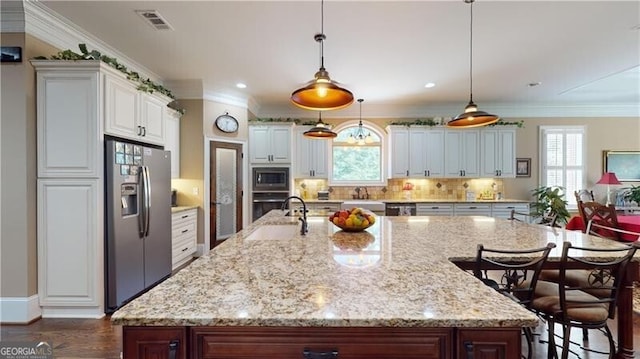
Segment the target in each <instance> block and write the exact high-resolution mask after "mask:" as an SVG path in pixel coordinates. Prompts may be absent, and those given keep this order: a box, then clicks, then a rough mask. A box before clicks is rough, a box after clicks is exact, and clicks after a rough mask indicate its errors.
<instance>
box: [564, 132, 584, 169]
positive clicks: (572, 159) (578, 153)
mask: <svg viewBox="0 0 640 359" xmlns="http://www.w3.org/2000/svg"><path fill="white" fill-rule="evenodd" d="M567 165H569V166H582V134H577V133H570V134H567Z"/></svg>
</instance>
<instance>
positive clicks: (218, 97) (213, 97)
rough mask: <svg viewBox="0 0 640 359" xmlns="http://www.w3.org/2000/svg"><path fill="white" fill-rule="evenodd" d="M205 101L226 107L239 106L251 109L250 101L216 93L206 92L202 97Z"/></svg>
mask: <svg viewBox="0 0 640 359" xmlns="http://www.w3.org/2000/svg"><path fill="white" fill-rule="evenodd" d="M202 98H203V99H204V100H208V101H213V102H218V103H222V104H225V105H231V106H237V107H242V108H246V109H249V101H248V100H247V99H246V98H242V97H236V96H231V95H229V94H224V93H220V92H215V91H209V90H205V91H204V94H203V96H202Z"/></svg>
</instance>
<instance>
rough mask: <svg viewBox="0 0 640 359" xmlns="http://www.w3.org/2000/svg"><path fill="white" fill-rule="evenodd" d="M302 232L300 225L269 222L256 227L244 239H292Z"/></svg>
mask: <svg viewBox="0 0 640 359" xmlns="http://www.w3.org/2000/svg"><path fill="white" fill-rule="evenodd" d="M298 234H300V226H299V225H294V224H268V225H264V226H260V227H258V228H256V230H255V231H253V232H251V234H249V235H248V236H246V237H245V238H244V239H245V240H247V241H256V240H274V239H275V240H278V239H291V238H293V237H295V236H297V235H298Z"/></svg>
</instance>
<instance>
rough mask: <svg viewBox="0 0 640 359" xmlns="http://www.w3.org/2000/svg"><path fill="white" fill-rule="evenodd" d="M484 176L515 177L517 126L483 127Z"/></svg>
mask: <svg viewBox="0 0 640 359" xmlns="http://www.w3.org/2000/svg"><path fill="white" fill-rule="evenodd" d="M480 143H481V151H480V158H481V159H482V165H481V169H482V174H481V175H482V176H483V177H507V178H508V177H515V176H516V170H515V164H516V130H515V128H504V129H496V128H490V129H483V130H482V131H481V140H480Z"/></svg>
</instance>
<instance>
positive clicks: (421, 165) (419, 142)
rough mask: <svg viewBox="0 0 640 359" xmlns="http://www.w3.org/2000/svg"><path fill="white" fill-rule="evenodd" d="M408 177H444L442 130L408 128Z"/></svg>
mask: <svg viewBox="0 0 640 359" xmlns="http://www.w3.org/2000/svg"><path fill="white" fill-rule="evenodd" d="M409 132H410V133H409V177H412V178H416V177H444V130H442V129H425V128H412V129H410V130H409Z"/></svg>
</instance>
